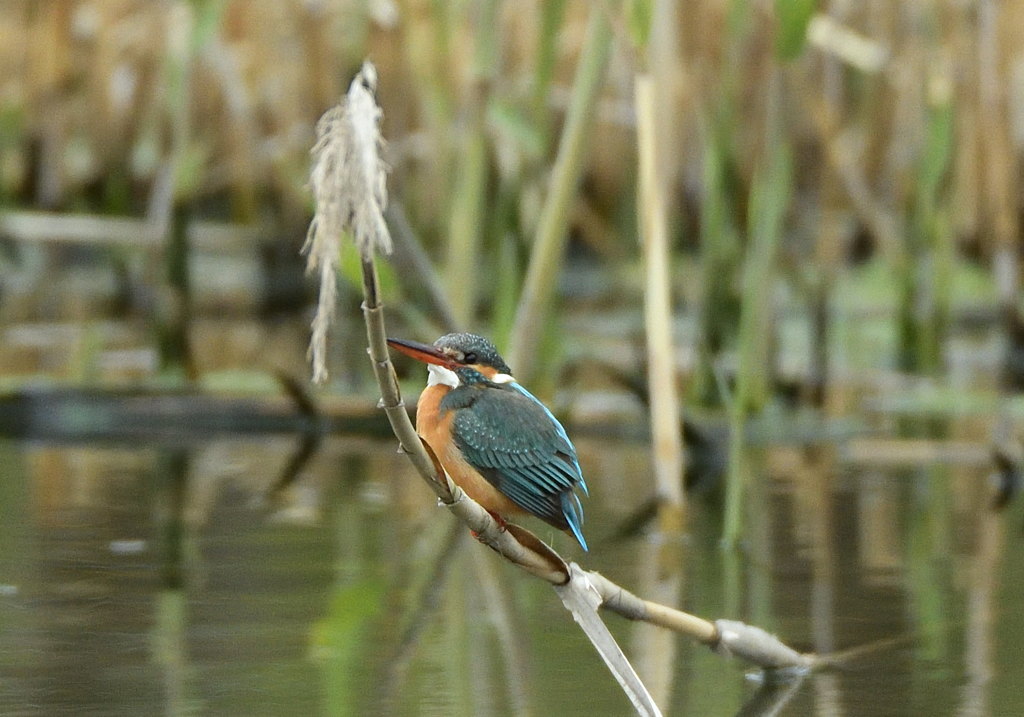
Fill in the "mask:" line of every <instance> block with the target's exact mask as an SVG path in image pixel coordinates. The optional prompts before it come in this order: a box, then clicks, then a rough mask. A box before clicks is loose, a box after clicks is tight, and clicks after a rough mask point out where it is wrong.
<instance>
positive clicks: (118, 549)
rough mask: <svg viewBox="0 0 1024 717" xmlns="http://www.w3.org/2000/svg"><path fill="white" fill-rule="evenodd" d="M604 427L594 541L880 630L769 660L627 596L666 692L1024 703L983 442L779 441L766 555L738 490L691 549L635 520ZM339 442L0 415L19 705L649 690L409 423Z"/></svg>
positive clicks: (254, 709)
mask: <svg viewBox="0 0 1024 717" xmlns="http://www.w3.org/2000/svg"><path fill="white" fill-rule="evenodd" d="M578 443H579V444H580V446H579V447H580V454H581V457H583V460H584V461H585V463H586V465H585V466H584V468H585V470H586V472H587V475H588V480H589V481H591V482H592V484H593V485H594V487H596V488H597V489H596V490H594V496H595V497H594V498H593V499H592V500H591V501H590V503H589V504H588V528H589V529H590V530H591V531H593V533H594V535H595V538H596V540H595V543H596V545H595V546H594V550H593V551H592V553H591V554H589V555H587V556H586V558H585V560H584V562H585V563H586V565H587V566H588V567H593V568H595V569H597V570H599V571H601V572H604V573H606V574H607V575H608V576H609V577H611V578H612V579H614V580H616V581H618V582H620V583H622V584H623V585H626V586H630V587H635V588H636V589H637V591H638V592H641V593H645V594H653V593H654V592H660V591H669V592H671V591H678V592H679V594H681V596H682V597H681V599H680V602H681V603H682V605H683V607H684V608H686V609H688V610H690V611H692V612H695V613H697V614H699V615H702V616H705V617H710V618H717V617H728V618H737V619H742V620H746V621H748V622H751V623H755V624H758V625H760V626H762V627H764V628H766V629H769V630H772V631H775V632H777V633H778V634H779V635H780V636H781V637H782V638H783V639H784V640H785V641H786V642H788V643H789V644H791V645H793V646H795V647H797V648H800V649H805V650H817V651H821V652H833V651H839V652H841V651H843V650H845V649H848V648H851V647H857V646H862V645H870V644H872V643H875V642H879V645H880V646H879V647H878V648H877V649H874V650H868V651H866V652H865V653H864V654H862V655H860V656H858V657H857V658H856V659H851V660H849V661H846V662H844V663H843V664H841V665H840V666H839V668H838V669H836V670H834V671H830V672H826V673H823V674H817V675H813V676H811V677H810V678H809V679H807V680H806V681H804V682H803V683H790V684H787V685H784V686H762V687H759V686H758V685H757V684H756V683H755V682H752V681H751V680H749V679H748V678H747V677H746V676H745V675H744V671H743V667H742V666H741V665H738V664H736V663H733V662H729V661H726V660H723V659H722V658H721V657H719V656H716V655H713V654H711V653H710V652H708V651H707V650H706V649H705V648H702V647H699V646H693V645H691V644H689V643H686V642H684V641H678V640H673V641H668V644H667V645H666V644H664V643H665V641H664V640H659V639H657V638H652V637H650V636H645V635H644V633H643V632H642V631H636V630H635V628H634V626H630V625H628V624H625V623H623V622H622V621H621V620H619V619H618V618H616V617H614V616H611V617H610V618H609V624H610V627H611V628H612V630H613V632H614V633H615V634H616V636H617V637H618V638H619V639H620V642H621V643H622V644H623V645H624V646H626V648H627V651H628V652H630V653H631V654H633V655H634V656H635V657H636V658H637V660H638V663H641V664H643V663H644V662H645V661H649V660H650V661H652V663H651V664H652V665H653V667H649V668H642V669H646V670H649V672H648V674H651V675H654V676H655V680H657V681H658V684H661V685H663V687H661V688H659V689H660V690H661V691H662V693H663V696H662V697H661V699H662V701H663V702H665V703H667V704H668V705H670V707H669V708H668V709H667V710H666V713H670V714H678V715H682V714H691V715H731V714H768V713H774V711H775V710H779V711H780V713H782V714H794V715H796V714H810V713H822V714H837V715H841V714H857V715H899V714H906V715H918V714H972V715H973V714H977V715H986V714H992V715H999V714H1016V713H1019V712H1020V711H1021V710H1022V709H1024V697H1022V696H1021V695H1020V693H1019V690H1018V689H1017V686H1019V684H1021V683H1022V674H1021V672H1022V669H1024V668H1022V667H1021V666H1020V664H1019V660H1018V659H1017V657H1016V654H1015V650H1016V646H1017V645H1019V643H1020V641H1021V638H1022V637H1024V619H1022V618H1021V617H1020V615H1021V614H1022V612H1021V611H1020V610H1019V605H1020V598H1019V595H1020V594H1021V589H1020V588H1021V586H1022V585H1024V560H1022V559H1021V557H1020V555H1019V551H1015V550H1013V549H1012V545H1013V544H1014V542H1015V541H1017V540H1019V533H1018V532H1017V531H1015V530H1011V531H1009V532H1008V531H1007V525H1006V523H1005V521H1007V520H1009V521H1010V523H1009V525H1010V526H1013V525H1015V524H1016V525H1019V514H1020V510H1019V508H1017V507H1016V506H1012V505H1011V510H1012V511H1015V513H1012V514H1011V515H1010V516H1003V515H1000V514H993V513H991V512H990V511H989V510H988V509H987V506H986V505H985V503H984V501H983V500H975V501H973V503H972V502H970V501H966V502H965V501H963V500H960V499H958V500H955V501H952V500H950V495H951V492H952V493H956V494H958V495H959V494H962V493H964V492H970V491H972V490H973V491H976V492H977V491H981V490H982V488H983V486H984V469H983V467H981V466H973V467H972V466H955V467H942V466H938V467H936V466H930V467H926V468H922V469H918V470H914V471H902V472H900V471H886V470H884V469H882V468H878V467H875V468H871V469H866V470H857V469H852V468H850V467H849V466H846V467H842V466H837V464H836V457H835V452H833V451H823V452H821V451H805V450H797V449H792V448H789V449H787V448H779V449H778V450H776V451H775V452H774V453H773V454H772V455H771V456H770V457H769V459H768V460H766V461H765V463H764V470H763V471H762V472H761V474H763V475H765V476H766V480H763V481H758V486H757V488H756V490H757V491H760V494H759V496H758V501H757V505H758V507H759V510H758V511H756V513H757V516H755V518H756V519H755V522H754V523H752V525H751V531H750V535H752V536H754V537H753V538H752V540H751V545H750V546H749V550H748V551H747V557H746V558H744V557H743V556H741V555H740V554H737V553H723V552H722V551H721V550H720V549H719V547H718V537H719V536H720V534H721V525H720V516H719V513H718V510H717V508H716V507H715V506H713V505H712V504H709V503H706V502H704V503H702V502H696V501H695V502H694V509H693V511H694V514H693V516H692V535H691V537H690V539H689V540H688V541H687V543H686V544H685V545H677V546H672V547H671V548H670V553H671V554H672V556H673V557H671V559H669V560H668V561H667V562H666V559H665V553H664V551H665V549H666V548H665V546H664V544H658V543H656V542H652V541H651V540H650V539H649V538H647V537H644V536H642V535H641V536H637V537H632V538H627V539H612V538H611V537H610V536H613V535H614V534H615V533H616V531H617V526H619V525H620V524H621V523H623V522H624V521H626V520H627V519H628V518H629V516H630V515H631V514H632V512H633V511H634V510H635V509H636V508H637V507H638V504H639V503H641V502H642V501H643V496H637V497H636V504H631V503H630V501H629V500H624V499H623V496H629V495H635V492H634V493H631V492H629V491H625V490H624V485H625V483H624V482H627V481H628V480H629V476H634V475H642V474H643V471H644V467H643V466H644V465H645V461H646V458H645V450H644V448H643V447H642V446H639V445H614V444H610V443H609V442H607V441H601V442H588V441H586V440H581V441H578ZM319 448H320V449H319V450H318V451H315V452H314V451H312V450H309V447H308V446H306V447H305V448H303V445H302V442H301V441H300V440H299V439H296V438H295V437H292V436H270V437H261V438H259V439H258V440H237V439H224V440H214V441H206V442H199V443H195V444H192V445H181V446H167V445H145V444H138V445H131V446H125V445H120V446H111V445H47V444H45V443H15V442H11V441H7V442H0V466H2V471H3V480H2V481H0V511H2V520H0V630H2V641H3V650H2V651H0V714H40V715H44V714H45V715H50V714H84V713H96V714H153V713H159V712H163V713H166V714H175V715H183V714H329V715H349V714H351V715H364V714H393V715H403V714H409V715H412V714H416V715H474V716H475V715H494V716H495V717H500V716H502V715H516V716H518V715H540V714H559V715H561V714H588V715H621V714H628V712H629V707H628V703H627V702H626V701H625V698H624V697H623V696H622V695H621V694H620V692H619V690H618V688H617V686H616V685H615V684H614V682H613V681H612V680H611V679H610V677H609V676H608V675H607V673H606V672H605V669H604V667H603V665H602V664H601V663H600V660H599V659H598V657H597V656H596V654H594V652H593V651H592V649H591V647H590V645H589V644H588V643H587V641H586V640H585V638H583V636H582V635H581V634H580V633H579V632H578V630H577V629H576V628H575V626H574V625H573V623H572V621H571V619H570V618H569V617H568V616H567V614H566V613H565V612H564V611H563V610H562V608H561V606H560V604H559V603H558V601H557V599H555V597H554V596H553V595H552V593H551V591H550V589H549V588H548V587H547V586H546V585H544V584H542V583H540V582H538V581H535V580H532V579H530V578H528V577H525V576H524V575H522V574H520V573H519V572H518V571H516V570H515V569H512V568H509V567H508V566H506V565H504V564H503V563H501V562H500V561H498V560H496V559H495V558H494V557H493V556H492V555H491V554H490V553H489V551H486V550H485V549H483V548H482V547H480V546H478V545H476V544H475V543H474V542H473V541H472V540H471V539H469V538H468V536H467V535H466V533H465V531H464V530H463V529H461V528H460V527H458V526H455V525H453V522H452V520H451V519H450V517H449V516H447V515H445V514H443V512H442V511H440V510H438V509H436V508H435V506H434V500H433V498H432V497H431V495H430V494H429V492H428V491H427V489H426V488H424V487H421V486H420V485H419V484H418V483H417V482H416V481H415V480H414V479H412V477H411V475H410V470H409V469H408V467H407V466H406V465H405V463H404V459H403V458H402V457H401V456H398V455H396V454H395V452H394V448H393V444H391V443H390V442H373V441H368V440H357V439H341V438H330V439H325V440H324V441H323V443H322V445H321V446H320V447H319ZM300 455H301V456H302V457H303V460H299V459H298V458H297V456H300ZM290 472H291V473H294V474H295V479H294V481H282V476H286V475H289V473H290ZM954 505H955V506H958V507H957V509H956V510H954V509H953V507H952V506H954ZM965 505H968V506H969V505H973V506H974V507H973V508H972V509H965V508H963V506H965ZM1014 516H1016V517H1014ZM532 527H534V528H538V526H532ZM539 530H540V533H541V536H542V537H544V538H545V539H551V540H553V541H555V542H556V544H557V545H558V547H559V548H560V549H562V550H564V551H565V552H566V553H567V554H568V555H570V556H573V557H577V558H579V557H580V556H577V555H575V554H574V553H573V552H572V547H571V545H570V544H569V543H568V541H567V540H565V539H563V537H562V536H560V535H557V536H556V535H554V534H553V531H550V532H544V529H543V528H539ZM602 535H603V536H604V537H605V539H602ZM673 561H677V562H680V563H682V562H684V561H685V564H686V575H685V581H683V580H682V578H681V576H680V575H679V574H678V573H677V574H672V571H671V570H666V569H665V566H666V565H667V564H671V563H672V562H673ZM893 638H896V639H895V640H893ZM884 641H889V642H884ZM673 649H674V650H675V651H676V652H677V653H678V654H677V655H676V659H675V660H674V662H669V661H667V660H666V658H665V657H664V653H665V652H666V650H667V651H668V652H669V654H670V653H671V651H672V650H673ZM666 664H672V665H674V666H673V667H672V669H671V671H670V672H668V673H667V674H665V675H662V676H661V677H658V672H657V670H658V669H664V666H665V665H666Z"/></svg>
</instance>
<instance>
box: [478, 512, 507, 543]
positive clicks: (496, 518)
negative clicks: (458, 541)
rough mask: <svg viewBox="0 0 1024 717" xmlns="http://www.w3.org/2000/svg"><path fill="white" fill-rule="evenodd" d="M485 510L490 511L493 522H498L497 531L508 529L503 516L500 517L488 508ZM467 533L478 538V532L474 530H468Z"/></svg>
mask: <svg viewBox="0 0 1024 717" xmlns="http://www.w3.org/2000/svg"><path fill="white" fill-rule="evenodd" d="M487 512H488V513H490V515H491V517H492V518H494V522H495V523H497V524H498V530H499V531H501V532H502V533H504V532H505V531H506V530H508V523H506V522H505V519H504V518H502V517H501V516H500V515H498V514H497V513H494V512H491V511H489V510H488V511H487ZM469 533H470V535H472V536H473V537H474V538H476V539H477V540H480V534H479V533H477V532H476V531H475V530H471V531H469Z"/></svg>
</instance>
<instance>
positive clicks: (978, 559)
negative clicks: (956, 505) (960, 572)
mask: <svg viewBox="0 0 1024 717" xmlns="http://www.w3.org/2000/svg"><path fill="white" fill-rule="evenodd" d="M1003 521H1004V518H1003V516H1002V515H1001V514H1000V513H998V512H996V511H994V510H992V509H991V508H990V507H989V506H987V505H983V506H981V507H980V509H978V510H977V525H976V530H977V537H976V547H975V550H974V555H973V556H972V561H971V564H970V566H969V567H968V568H967V570H968V574H969V577H968V589H967V624H966V630H965V635H964V642H965V648H964V669H965V672H966V673H967V680H966V682H965V683H964V686H963V689H962V692H961V698H960V699H961V701H960V708H959V711H958V712H957V714H958V715H961V716H962V717H982V716H983V715H989V714H992V711H991V706H990V700H991V695H990V690H989V685H990V683H991V681H992V677H993V676H994V675H995V667H994V656H995V647H996V635H995V633H994V630H995V627H996V624H997V622H996V619H995V618H996V607H997V606H996V597H997V589H998V587H999V575H1000V567H1001V563H1002V561H1003V549H1004V547H1005V544H1006V540H1005V527H1004V526H1003Z"/></svg>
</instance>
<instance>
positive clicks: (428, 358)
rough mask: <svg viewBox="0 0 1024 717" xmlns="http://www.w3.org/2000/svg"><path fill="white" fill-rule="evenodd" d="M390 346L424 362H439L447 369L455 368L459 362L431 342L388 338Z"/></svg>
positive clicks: (439, 364)
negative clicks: (422, 342)
mask: <svg viewBox="0 0 1024 717" xmlns="http://www.w3.org/2000/svg"><path fill="white" fill-rule="evenodd" d="M388 346H390V347H391V348H393V349H395V350H396V351H400V352H402V353H403V354H405V355H406V356H412V357H413V358H414V359H416V360H417V361H422V362H423V363H432V364H437V365H438V366H444V367H445V368H447V369H455V368H457V367H458V365H459V364H458V363H456V362H455V361H453V360H452V357H451V356H449V355H448V354H446V353H444V352H442V351H438V350H437V349H436V348H434V347H433V346H431V345H429V344H421V343H419V342H418V341H406V340H405V339H388Z"/></svg>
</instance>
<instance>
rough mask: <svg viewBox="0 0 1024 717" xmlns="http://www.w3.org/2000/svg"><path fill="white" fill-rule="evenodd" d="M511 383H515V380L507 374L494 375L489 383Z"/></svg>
mask: <svg viewBox="0 0 1024 717" xmlns="http://www.w3.org/2000/svg"><path fill="white" fill-rule="evenodd" d="M513 381H515V379H514V378H512V377H511V376H509V375H508V374H507V373H496V374H494V376H493V377H492V378H491V383H512V382H513Z"/></svg>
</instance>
